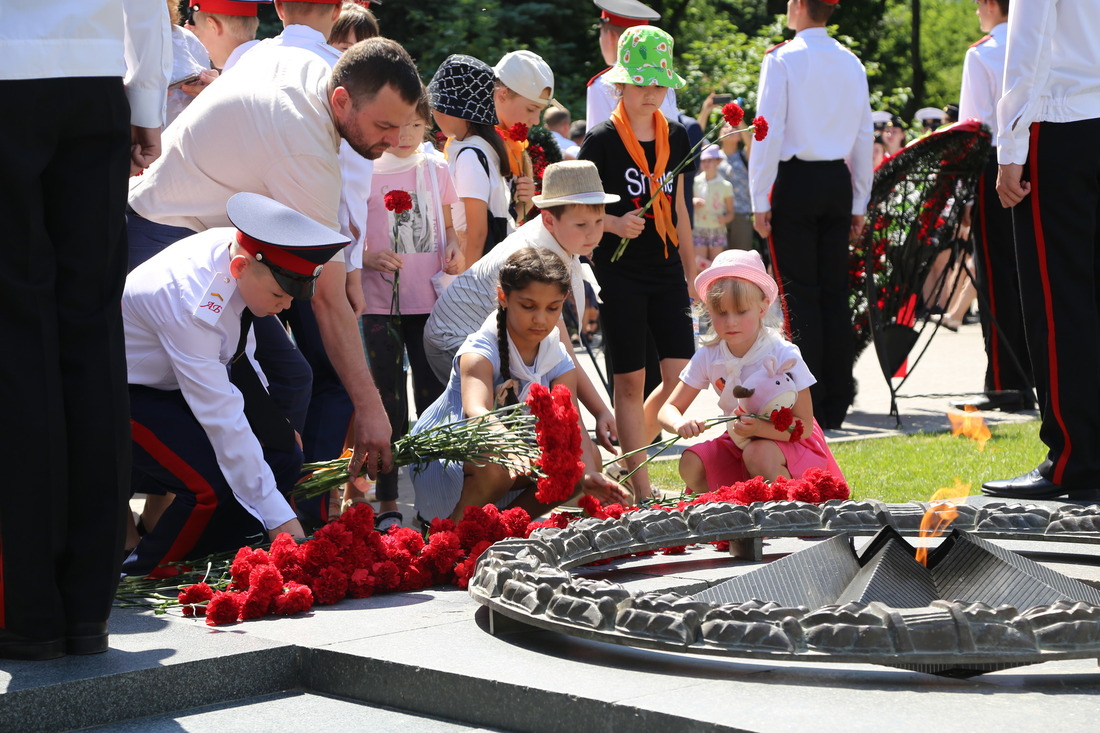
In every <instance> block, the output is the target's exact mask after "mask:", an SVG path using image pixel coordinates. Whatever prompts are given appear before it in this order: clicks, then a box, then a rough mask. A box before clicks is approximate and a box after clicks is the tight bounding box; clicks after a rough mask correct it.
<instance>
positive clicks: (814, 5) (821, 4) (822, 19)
mask: <svg viewBox="0 0 1100 733" xmlns="http://www.w3.org/2000/svg"><path fill="white" fill-rule="evenodd" d="M805 2H806V12H807V13H809V15H810V20H812V21H813V22H815V23H828V22H829V18H831V17H832V16H833V11H834V10H836V3H827V2H825V0H805Z"/></svg>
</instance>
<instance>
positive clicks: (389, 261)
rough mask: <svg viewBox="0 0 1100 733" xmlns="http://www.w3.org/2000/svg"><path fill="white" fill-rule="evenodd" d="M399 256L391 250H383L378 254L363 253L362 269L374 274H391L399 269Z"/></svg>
mask: <svg viewBox="0 0 1100 733" xmlns="http://www.w3.org/2000/svg"><path fill="white" fill-rule="evenodd" d="M401 264H402V263H401V255H399V254H397V253H396V252H394V251H393V250H392V249H384V250H381V251H379V252H370V251H367V252H364V253H363V267H366V268H369V269H371V270H374V271H375V272H383V273H391V272H397V271H398V270H400V269H401Z"/></svg>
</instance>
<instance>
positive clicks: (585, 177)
mask: <svg viewBox="0 0 1100 733" xmlns="http://www.w3.org/2000/svg"><path fill="white" fill-rule="evenodd" d="M618 200H619V197H618V196H616V195H615V194H613V193H604V192H603V181H601V180H600V172H599V171H598V170H596V164H595V163H593V162H592V161H590V160H563V161H562V162H560V163H553V164H551V165H548V166H547V167H546V171H545V172H544V173H543V174H542V194H540V195H538V196H533V197H531V202H532V203H533V204H534V205H535V206H537V207H539V208H540V209H548V208H550V207H552V206H565V205H566V204H613V203H615V202H616V201H618Z"/></svg>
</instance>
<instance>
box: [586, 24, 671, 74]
mask: <svg viewBox="0 0 1100 733" xmlns="http://www.w3.org/2000/svg"><path fill="white" fill-rule="evenodd" d="M605 78H606V79H607V81H609V82H612V83H618V84H633V85H634V86H640V87H647V86H658V87H672V88H673V89H679V88H680V87H682V86H684V84H686V83H687V82H686V81H685V80H684V78H683V77H682V76H680V75H679V74H677V73H676V72H675V71H673V70H672V36H670V35H669V34H668V33H666V32H665V31H663V30H661V29H660V28H656V27H654V26H651V25H638V26H634V27H633V28H627V29H626V30H625V31H623V34H622V35H621V36H619V60H618V62H617V63H616V64H615V65H614V66H613V67H611V71H609V72H607V75H606V76H605Z"/></svg>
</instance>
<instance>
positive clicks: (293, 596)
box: [275, 582, 313, 616]
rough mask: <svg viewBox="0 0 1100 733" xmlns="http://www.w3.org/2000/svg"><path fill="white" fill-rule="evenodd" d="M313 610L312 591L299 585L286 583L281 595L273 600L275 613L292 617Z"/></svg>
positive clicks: (305, 586)
mask: <svg viewBox="0 0 1100 733" xmlns="http://www.w3.org/2000/svg"><path fill="white" fill-rule="evenodd" d="M311 608H313V591H311V590H310V589H309V586H307V585H302V584H301V583H293V582H292V583H287V584H286V590H285V591H283V593H282V595H280V596H278V597H276V598H275V613H277V614H278V615H280V616H293V615H294V614H296V613H302V612H303V611H308V610H309V609H311Z"/></svg>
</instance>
